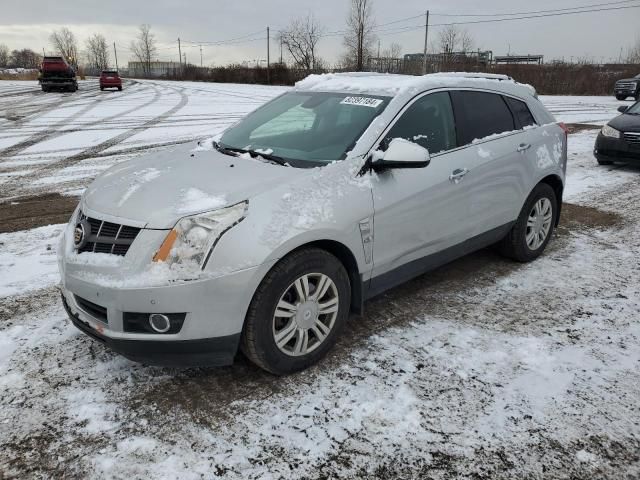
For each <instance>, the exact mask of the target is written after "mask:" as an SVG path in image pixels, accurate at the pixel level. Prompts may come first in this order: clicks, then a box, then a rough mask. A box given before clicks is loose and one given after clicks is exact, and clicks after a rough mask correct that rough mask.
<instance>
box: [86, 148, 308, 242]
mask: <svg viewBox="0 0 640 480" xmlns="http://www.w3.org/2000/svg"><path fill="white" fill-rule="evenodd" d="M306 173H308V170H304V169H297V168H292V167H283V166H281V165H274V164H271V163H268V162H264V161H261V160H257V159H252V158H245V157H231V156H229V155H224V154H222V153H220V152H218V151H216V150H205V151H197V150H194V145H193V144H187V145H182V146H180V147H176V148H173V149H170V150H165V151H162V152H159V153H156V154H150V155H146V156H144V157H141V158H139V159H135V160H131V161H128V162H124V163H122V164H119V165H116V166H114V167H112V168H110V169H109V170H107V171H105V172H104V173H103V174H102V175H100V176H99V177H98V178H96V180H95V181H94V182H93V183H92V184H91V185H90V186H89V187H88V188H87V190H86V192H85V193H84V195H83V198H82V203H83V205H84V206H86V207H87V208H88V209H90V210H92V211H94V212H98V213H103V214H105V215H108V216H114V217H118V218H121V219H130V220H133V221H134V222H135V223H138V224H141V225H142V224H143V225H145V226H146V228H156V229H165V228H172V227H173V226H174V225H175V223H176V222H177V220H178V219H179V218H182V217H184V216H187V215H193V214H196V213H201V212H205V211H210V210H216V209H219V208H223V207H226V206H229V205H234V204H236V203H238V202H242V201H244V200H248V199H251V197H253V196H255V195H257V194H259V193H262V192H264V191H266V190H269V189H270V188H273V187H274V186H276V185H280V184H282V182H287V181H290V180H291V179H294V178H297V177H299V176H301V175H304V174H306Z"/></svg>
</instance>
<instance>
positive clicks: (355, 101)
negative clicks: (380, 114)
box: [340, 97, 382, 108]
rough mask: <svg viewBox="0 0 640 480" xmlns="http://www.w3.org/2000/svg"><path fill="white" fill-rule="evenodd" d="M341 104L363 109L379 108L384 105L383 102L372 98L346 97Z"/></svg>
mask: <svg viewBox="0 0 640 480" xmlns="http://www.w3.org/2000/svg"><path fill="white" fill-rule="evenodd" d="M340 103H341V104H343V105H359V106H361V107H372V108H377V107H378V106H379V105H380V104H381V103H382V100H380V99H379V98H370V97H346V98H345V99H344V100H342V101H341V102H340Z"/></svg>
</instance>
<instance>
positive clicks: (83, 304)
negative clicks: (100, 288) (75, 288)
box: [75, 295, 107, 323]
mask: <svg viewBox="0 0 640 480" xmlns="http://www.w3.org/2000/svg"><path fill="white" fill-rule="evenodd" d="M75 298H76V303H77V304H78V307H80V308H81V309H82V310H83V311H84V312H85V313H87V314H89V315H91V316H92V317H93V318H95V319H96V320H100V321H101V322H102V323H107V309H106V308H105V307H102V306H100V305H96V304H95V303H93V302H90V301H89V300H85V299H84V298H82V297H79V296H77V295H75Z"/></svg>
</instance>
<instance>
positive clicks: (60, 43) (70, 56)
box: [49, 27, 78, 67]
mask: <svg viewBox="0 0 640 480" xmlns="http://www.w3.org/2000/svg"><path fill="white" fill-rule="evenodd" d="M49 42H51V45H52V46H53V48H54V50H55V51H56V52H57V53H58V54H59V55H62V56H63V57H64V58H66V59H67V61H68V62H69V63H70V64H71V65H73V66H74V67H77V66H78V43H77V41H76V36H75V35H74V34H73V32H72V31H71V30H69V29H68V28H67V27H62V28H61V29H60V30H57V31H55V32H53V33H52V34H51V35H50V36H49Z"/></svg>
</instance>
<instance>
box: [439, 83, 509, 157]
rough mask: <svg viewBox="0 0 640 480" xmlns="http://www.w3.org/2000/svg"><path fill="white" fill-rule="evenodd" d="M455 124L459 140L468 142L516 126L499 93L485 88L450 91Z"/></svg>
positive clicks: (462, 143)
mask: <svg viewBox="0 0 640 480" xmlns="http://www.w3.org/2000/svg"><path fill="white" fill-rule="evenodd" d="M451 98H452V99H453V108H454V111H455V113H456V125H457V127H458V143H459V144H460V145H468V144H469V143H472V142H473V141H474V140H479V139H481V138H485V137H488V136H489V135H494V134H498V133H503V132H510V131H512V130H515V128H516V127H515V122H514V120H513V115H512V114H511V110H509V107H508V106H507V104H506V102H505V101H504V99H503V98H502V95H498V94H495V93H486V92H473V91H455V92H451Z"/></svg>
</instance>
